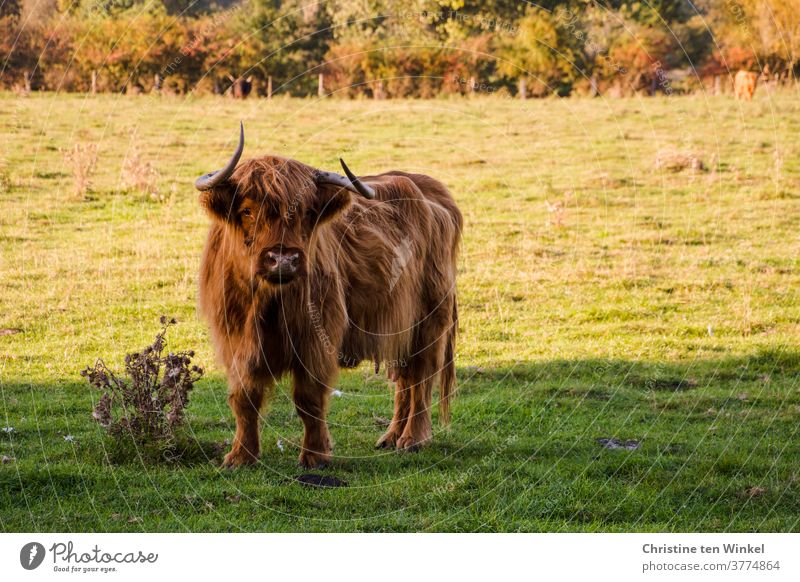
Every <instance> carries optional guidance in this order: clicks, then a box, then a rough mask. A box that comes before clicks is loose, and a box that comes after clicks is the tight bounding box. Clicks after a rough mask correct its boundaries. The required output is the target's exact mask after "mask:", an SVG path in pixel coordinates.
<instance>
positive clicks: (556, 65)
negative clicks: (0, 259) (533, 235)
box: [0, 0, 800, 98]
mask: <svg viewBox="0 0 800 582" xmlns="http://www.w3.org/2000/svg"><path fill="white" fill-rule="evenodd" d="M796 2H797V0H694V2H689V1H688V0H542V1H539V2H537V3H536V4H532V3H528V2H523V1H518V0H483V1H481V0H404V1H401V0H330V1H321V2H317V1H315V0H233V1H231V0H227V1H226V0H219V1H217V0H47V1H45V2H42V1H40V0H39V1H37V0H31V1H30V2H29V4H30V6H29V5H27V4H26V3H25V0H3V1H2V4H0V67H1V68H0V87H3V88H6V89H9V88H16V89H18V90H23V91H29V90H42V89H43V90H52V91H67V92H123V93H138V92H150V91H158V92H161V93H172V94H186V93H190V92H192V93H198V94H202V93H226V92H231V91H232V90H233V89H236V87H237V83H242V81H243V80H244V81H246V83H247V88H248V90H252V92H253V93H256V94H262V95H264V94H267V93H269V94H289V95H295V96H306V95H312V94H317V93H319V92H324V93H326V94H333V95H340V96H347V97H352V98H358V97H371V98H392V97H433V96H436V95H440V94H443V93H444V94H447V93H451V94H456V93H460V94H464V93H475V92H486V93H495V92H506V93H508V94H518V93H520V92H522V93H523V94H524V96H527V95H530V96H547V95H560V96H566V95H570V94H576V93H577V94H608V95H615V94H620V95H624V94H631V93H637V92H644V93H650V94H654V93H658V92H665V91H669V92H676V91H691V90H694V89H697V88H699V87H700V86H701V85H703V84H706V85H709V84H713V83H716V85H717V87H718V86H719V84H720V78H723V79H724V78H726V77H728V76H730V75H731V74H732V73H735V72H736V71H737V70H739V69H747V70H752V71H757V72H759V73H762V74H764V75H765V78H767V79H772V80H778V81H789V80H794V78H795V76H796V75H797V73H798V72H800V70H799V69H800V67H798V60H799V57H800V10H798V9H797V5H796ZM320 75H322V77H320ZM725 82H726V83H727V81H725ZM239 93H240V94H241V92H239Z"/></svg>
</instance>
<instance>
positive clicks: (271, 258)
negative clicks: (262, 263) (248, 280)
mask: <svg viewBox="0 0 800 582" xmlns="http://www.w3.org/2000/svg"><path fill="white" fill-rule="evenodd" d="M299 260H300V253H276V252H273V251H269V252H268V253H267V269H269V271H270V273H280V274H287V275H288V274H292V273H294V272H295V271H296V270H297V263H298V262H299Z"/></svg>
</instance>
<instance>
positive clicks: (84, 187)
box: [64, 143, 97, 198]
mask: <svg viewBox="0 0 800 582" xmlns="http://www.w3.org/2000/svg"><path fill="white" fill-rule="evenodd" d="M64 159H65V160H66V162H67V163H68V164H70V165H71V166H72V177H73V178H74V180H75V195H76V196H78V197H79V198H84V197H85V196H86V193H87V192H88V191H89V188H91V178H92V174H94V171H95V169H96V168H97V145H96V144H93V143H90V144H79V143H76V144H75V145H74V146H73V148H72V150H70V151H68V152H67V153H66V154H64Z"/></svg>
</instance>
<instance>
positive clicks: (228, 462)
mask: <svg viewBox="0 0 800 582" xmlns="http://www.w3.org/2000/svg"><path fill="white" fill-rule="evenodd" d="M265 384H266V383H265V382H263V381H259V380H255V379H250V378H248V379H239V380H238V381H235V382H233V381H232V382H231V383H230V389H229V391H228V404H229V405H230V407H231V410H232V411H233V415H234V416H235V417H236V434H235V435H234V437H233V444H232V446H231V450H230V452H229V453H228V454H227V455H225V459H224V460H223V461H222V465H223V466H224V467H228V468H233V467H238V466H239V465H252V464H254V463H257V462H258V455H259V451H260V437H259V427H258V422H259V417H260V416H261V406H262V404H263V403H264V389H265Z"/></svg>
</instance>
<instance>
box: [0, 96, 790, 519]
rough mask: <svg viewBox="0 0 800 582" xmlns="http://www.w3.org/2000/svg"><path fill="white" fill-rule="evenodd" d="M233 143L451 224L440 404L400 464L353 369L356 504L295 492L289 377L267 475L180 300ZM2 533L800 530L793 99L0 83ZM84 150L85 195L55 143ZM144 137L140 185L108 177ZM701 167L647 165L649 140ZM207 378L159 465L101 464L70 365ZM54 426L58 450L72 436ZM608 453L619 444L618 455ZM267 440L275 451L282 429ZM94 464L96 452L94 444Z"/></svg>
mask: <svg viewBox="0 0 800 582" xmlns="http://www.w3.org/2000/svg"><path fill="white" fill-rule="evenodd" d="M239 119H242V120H244V123H245V128H246V132H247V146H246V150H245V156H246V157H247V156H257V155H261V154H263V153H280V154H282V155H286V156H289V157H294V158H297V159H299V160H302V161H304V162H306V163H309V164H312V165H316V166H319V167H322V168H324V169H330V170H336V169H337V168H338V162H337V158H338V156H340V155H344V156H345V157H346V159H347V161H348V163H349V165H350V166H351V167H352V168H353V169H354V170H356V171H357V172H360V173H375V172H379V171H383V170H388V169H403V170H408V171H419V172H425V173H429V174H431V175H433V176H435V177H437V178H439V179H441V180H442V181H444V182H445V183H446V184H447V185H448V186H449V187H450V188H451V190H452V191H453V193H454V195H455V198H456V200H457V201H458V203H459V205H460V207H461V209H462V211H463V213H464V216H465V220H466V227H465V233H464V244H463V250H462V254H461V257H460V268H459V299H460V312H461V326H460V327H461V335H460V339H459V346H458V355H457V365H458V374H459V393H458V396H457V398H456V400H455V402H454V406H453V424H452V426H451V428H450V429H447V430H443V429H441V428H440V427H439V428H436V430H435V436H434V443H433V444H432V445H431V446H430V447H428V448H426V449H425V450H423V451H422V452H420V453H418V454H399V453H396V452H393V451H392V452H386V451H376V450H374V449H373V444H374V442H375V440H376V439H377V438H378V436H380V434H381V432H382V430H383V429H382V428H381V427H380V426H377V423H376V420H375V418H376V417H389V416H391V402H392V393H391V391H390V389H389V387H388V385H387V382H386V380H385V377H384V376H383V375H381V376H376V375H374V374H373V372H372V370H371V369H370V366H368V365H366V364H365V365H363V366H362V367H361V368H359V369H357V370H354V371H349V372H344V373H343V374H342V375H341V378H340V381H339V389H340V390H341V391H342V392H343V394H342V396H341V397H337V398H334V399H333V402H332V405H331V412H330V417H329V421H330V424H331V431H332V435H333V439H334V441H335V448H334V455H335V461H334V463H333V465H332V466H331V467H329V468H328V469H326V470H325V471H324V473H325V474H329V475H333V476H336V477H338V478H340V479H343V480H345V481H347V482H348V483H349V487H346V488H338V489H328V490H319V489H314V488H306V487H303V486H301V485H299V484H298V483H296V482H295V481H294V479H295V478H296V477H297V476H298V475H299V474H301V473H302V472H303V471H302V470H301V469H300V468H299V467H298V466H297V465H296V459H297V453H298V449H297V443H298V441H299V439H300V437H301V423H300V421H299V419H297V418H296V415H295V413H294V410H293V406H292V404H291V401H290V397H289V393H288V388H287V384H288V383H287V381H286V380H284V381H283V382H281V384H280V386H279V389H278V390H277V392H276V395H275V398H274V400H273V402H272V405H271V408H270V409H269V411H268V412H267V413H266V415H265V418H264V422H263V433H262V449H263V451H262V456H261V464H260V465H259V466H257V467H254V468H246V469H241V470H236V471H225V470H222V469H220V467H219V463H220V460H221V458H222V455H223V454H224V452H225V448H226V447H225V444H224V441H225V440H226V439H230V438H231V437H232V433H233V427H234V422H233V417H232V415H231V413H230V412H229V410H228V407H227V402H226V387H225V381H224V378H223V375H222V372H221V370H220V369H219V367H218V366H217V365H216V364H215V363H214V361H213V356H212V353H211V347H210V342H209V339H208V333H207V329H206V326H205V324H204V323H203V322H202V321H201V320H200V319H199V318H198V315H197V312H196V295H197V290H196V276H197V272H198V264H199V255H200V251H201V248H202V244H203V241H204V236H205V231H206V228H207V224H208V218H207V217H206V215H205V214H204V212H203V211H202V210H201V209H200V207H199V205H198V203H197V193H196V191H194V189H193V187H192V182H193V181H194V178H195V177H196V176H197V175H198V174H200V173H202V172H205V171H208V170H210V169H213V168H215V167H219V166H220V165H222V163H223V162H224V161H225V160H226V159H227V158H228V156H229V155H230V152H231V151H232V149H233V147H234V145H235V139H236V137H237V135H236V131H237V124H238V121H239ZM0 132H2V142H0V143H2V150H1V151H0V161H1V162H2V167H1V168H0V185H1V186H2V194H0V245H1V246H0V248H1V249H2V250H1V251H0V328H2V329H11V328H18V329H20V330H22V331H21V333H14V334H6V335H0V428H3V427H7V428H4V429H3V431H2V432H0V456H2V457H3V463H2V465H0V529H1V530H3V531H576V530H577V531H698V530H706V531H790V530H797V529H800V528H798V522H799V520H800V464H799V463H798V459H799V458H800V438H798V425H799V423H798V421H799V420H800V385H799V384H798V372H800V351H799V350H798V346H797V342H798V337H800V302H798V294H797V290H798V284H800V271H798V267H799V266H800V265H799V264H798V250H800V238H798V233H799V232H800V142H798V141H797V135H798V133H800V100H798V98H797V95H796V94H794V93H789V92H786V93H781V94H774V95H768V94H766V93H765V92H763V91H762V92H760V93H758V94H757V95H756V99H755V100H754V101H753V102H752V103H746V104H740V103H736V102H734V101H733V100H732V99H731V98H730V97H724V96H723V97H662V98H646V99H645V98H643V99H627V100H615V101H608V100H601V99H596V100H580V99H574V100H542V101H535V100H529V101H526V102H524V103H523V102H519V101H511V100H503V99H501V98H499V97H498V98H494V99H490V98H476V99H472V100H441V101H383V102H366V101H361V102H359V101H336V100H329V101H325V102H322V103H320V102H318V101H315V100H289V99H286V100H282V99H276V100H273V101H269V102H268V101H265V100H260V101H245V102H234V101H230V100H221V99H211V98H208V99H187V100H178V99H169V98H164V99H157V98H151V97H144V96H142V97H134V98H131V97H128V98H123V97H113V96H97V97H94V98H87V97H84V96H79V95H71V96H55V95H32V96H31V97H28V98H20V97H16V96H14V95H11V94H2V95H0ZM76 143H80V144H89V143H94V144H97V145H98V148H99V149H98V162H97V170H96V173H95V175H94V177H93V180H92V188H91V190H90V191H89V193H88V194H87V195H86V196H84V197H79V196H76V195H75V194H74V193H73V186H72V183H73V178H72V169H71V166H70V165H69V164H67V163H66V162H65V160H64V152H65V151H67V150H69V149H70V148H72V147H73V146H74V144H76ZM134 144H138V145H137V146H136V149H137V150H138V154H137V155H139V156H140V158H141V159H142V160H145V161H149V162H151V163H152V164H153V165H154V166H155V168H156V169H157V170H158V171H159V173H160V178H159V182H158V183H159V188H160V198H162V200H155V199H153V198H152V197H150V196H147V195H145V194H142V193H139V192H136V191H131V190H129V189H126V188H125V187H124V186H123V184H122V183H121V177H120V176H121V169H122V165H123V159H124V158H125V156H126V154H127V155H130V154H131V152H132V148H133V146H134ZM670 149H673V150H680V151H683V152H689V153H692V154H694V155H696V156H697V157H699V158H700V159H701V160H702V161H703V163H704V165H705V167H706V169H705V170H701V171H697V170H692V169H690V168H687V169H684V170H682V171H672V170H669V169H663V168H661V169H659V168H657V167H656V158H657V155H658V152H659V151H664V150H670ZM161 314H168V315H174V316H176V317H177V318H178V319H179V320H180V322H181V324H180V325H178V326H177V327H176V328H174V329H173V330H171V332H170V335H169V338H170V340H171V343H170V345H171V346H173V347H174V348H176V349H189V348H192V349H195V350H196V351H197V352H198V354H197V357H196V360H197V362H198V363H199V364H201V365H203V366H205V367H206V368H207V370H208V372H207V375H206V377H205V378H203V379H202V380H201V381H200V382H199V383H198V385H197V387H196V389H195V391H194V392H193V394H192V400H191V403H190V406H189V409H188V411H189V423H188V436H189V438H190V439H192V441H193V442H194V443H195V444H196V446H195V447H194V448H192V449H191V452H187V454H185V455H184V456H183V457H182V458H180V459H179V460H177V461H174V462H170V463H168V462H160V463H158V462H152V461H148V462H142V461H137V460H136V459H135V458H129V459H127V460H124V459H123V460H115V459H113V458H112V460H108V458H107V455H106V452H107V450H108V446H109V441H108V439H107V437H106V436H105V433H104V432H103V430H102V429H101V427H99V426H98V425H97V423H96V422H94V421H93V420H92V418H91V411H92V407H93V402H94V401H95V400H96V399H97V397H98V394H97V393H96V392H95V391H94V390H93V389H91V388H90V387H89V386H88V384H87V383H86V382H85V381H84V380H83V379H82V378H81V377H80V376H79V372H80V370H81V369H83V368H84V367H86V366H87V365H89V364H92V363H93V362H94V361H95V359H96V358H98V357H102V358H103V359H105V361H106V362H107V363H109V365H111V366H112V367H114V368H117V369H119V368H121V367H122V357H123V355H124V354H125V353H126V352H128V351H133V350H135V349H137V348H140V347H142V346H144V345H146V344H147V343H149V342H150V341H151V340H152V337H153V336H154V335H155V333H156V331H157V330H158V327H159V326H158V317H159V315H161ZM65 437H71V438H65ZM599 438H618V439H620V440H623V441H624V440H628V439H635V440H637V441H639V442H640V445H641V446H640V447H639V448H638V449H636V450H609V449H607V448H604V447H602V446H601V445H600V444H598V442H597V439H599ZM279 440H280V441H281V443H282V445H283V449H284V450H283V451H281V448H280V447H279V446H278V441H279ZM112 457H113V455H112Z"/></svg>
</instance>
